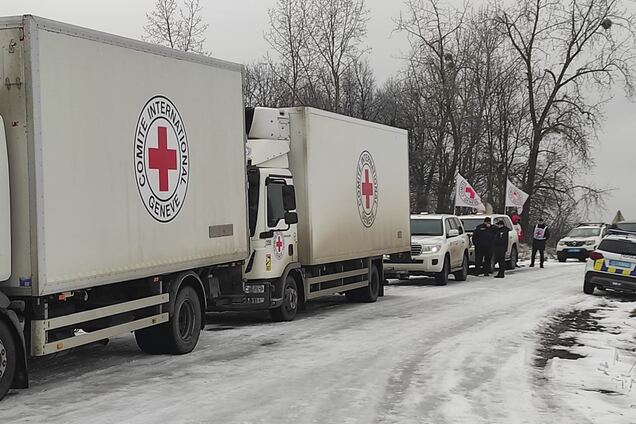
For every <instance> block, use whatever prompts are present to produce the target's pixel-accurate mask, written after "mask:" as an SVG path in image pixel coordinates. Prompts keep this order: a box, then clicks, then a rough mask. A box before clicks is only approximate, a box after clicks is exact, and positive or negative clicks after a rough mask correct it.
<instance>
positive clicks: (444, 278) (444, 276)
mask: <svg viewBox="0 0 636 424" xmlns="http://www.w3.org/2000/svg"><path fill="white" fill-rule="evenodd" d="M449 269H450V260H449V259H448V256H446V257H445V258H444V267H443V268H442V271H441V272H438V273H437V274H435V284H437V285H438V286H445V285H446V284H448V273H449Z"/></svg>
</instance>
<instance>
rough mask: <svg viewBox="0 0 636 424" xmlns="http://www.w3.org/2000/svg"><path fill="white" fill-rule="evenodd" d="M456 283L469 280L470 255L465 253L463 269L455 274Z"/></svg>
mask: <svg viewBox="0 0 636 424" xmlns="http://www.w3.org/2000/svg"><path fill="white" fill-rule="evenodd" d="M453 275H454V276H455V281H466V279H467V278H468V254H467V253H464V260H463V261H462V269H461V270H460V271H457V272H455V273H453Z"/></svg>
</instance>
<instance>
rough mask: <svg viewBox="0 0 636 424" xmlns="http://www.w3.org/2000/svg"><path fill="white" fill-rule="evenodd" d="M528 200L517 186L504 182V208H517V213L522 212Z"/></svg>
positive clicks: (525, 194) (526, 195)
mask: <svg viewBox="0 0 636 424" xmlns="http://www.w3.org/2000/svg"><path fill="white" fill-rule="evenodd" d="M526 200H528V194H527V193H524V192H523V191H521V190H520V189H519V188H518V187H517V186H515V185H514V184H513V183H511V182H510V180H507V181H506V207H511V208H517V212H518V213H521V212H522V211H523V205H524V204H525V203H526Z"/></svg>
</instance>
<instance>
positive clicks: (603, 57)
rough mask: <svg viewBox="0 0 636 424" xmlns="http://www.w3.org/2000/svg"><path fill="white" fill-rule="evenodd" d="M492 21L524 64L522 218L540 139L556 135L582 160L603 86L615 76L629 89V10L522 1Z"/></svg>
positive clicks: (590, 3)
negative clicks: (525, 104) (525, 120)
mask: <svg viewBox="0 0 636 424" xmlns="http://www.w3.org/2000/svg"><path fill="white" fill-rule="evenodd" d="M496 20H497V22H498V24H499V25H500V28H501V30H502V31H503V33H504V34H505V35H506V37H507V38H508V40H509V42H510V45H511V46H512V48H513V49H514V52H515V53H516V55H517V57H518V59H519V60H520V61H521V63H522V65H523V70H524V73H523V76H524V79H525V83H524V85H525V89H526V93H527V100H528V111H529V117H530V123H531V130H530V131H531V133H530V135H529V140H528V143H529V144H528V164H527V168H526V172H525V175H524V177H523V189H524V191H526V192H527V193H529V194H530V199H529V201H528V202H527V203H526V206H525V208H524V214H523V217H524V224H527V220H528V218H529V212H530V208H531V207H532V205H533V204H535V203H536V201H535V199H534V196H535V195H536V194H537V191H538V190H539V187H540V183H539V177H540V175H539V171H540V168H541V166H540V164H541V162H542V156H545V155H549V150H548V149H546V145H547V144H548V143H550V142H551V141H554V140H558V144H560V145H561V146H566V148H567V149H568V151H569V153H570V154H571V155H575V156H576V159H577V160H580V161H583V162H584V164H585V165H586V166H587V165H588V164H589V162H588V159H589V142H590V140H591V139H592V138H593V137H594V135H595V130H596V128H597V126H598V125H599V118H600V116H601V115H600V111H601V106H602V104H603V100H605V99H607V96H608V92H609V89H610V88H611V87H612V86H613V85H614V84H615V82H616V81H617V80H618V79H620V80H621V82H622V83H623V85H624V87H625V88H626V89H627V91H628V92H631V89H632V74H631V69H632V67H633V59H634V57H633V52H632V49H633V46H634V41H636V40H635V37H634V34H635V33H634V16H633V15H631V14H629V13H627V12H626V10H624V8H623V7H622V2H621V1H620V0H570V1H565V2H563V1H560V0H523V1H521V2H520V4H519V5H518V7H516V8H515V9H511V10H505V9H503V10H501V11H500V12H499V14H498V16H497V18H496ZM553 189H554V188H553Z"/></svg>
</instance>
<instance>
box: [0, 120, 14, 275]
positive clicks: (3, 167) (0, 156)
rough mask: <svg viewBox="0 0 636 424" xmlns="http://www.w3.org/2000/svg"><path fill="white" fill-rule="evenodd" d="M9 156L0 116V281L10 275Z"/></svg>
mask: <svg viewBox="0 0 636 424" xmlns="http://www.w3.org/2000/svg"><path fill="white" fill-rule="evenodd" d="M9 200H10V198H9V156H8V153H7V138H6V133H5V130H4V121H3V119H2V117H1V116H0V281H4V280H8V279H9V277H10V276H11V205H10V202H9Z"/></svg>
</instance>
